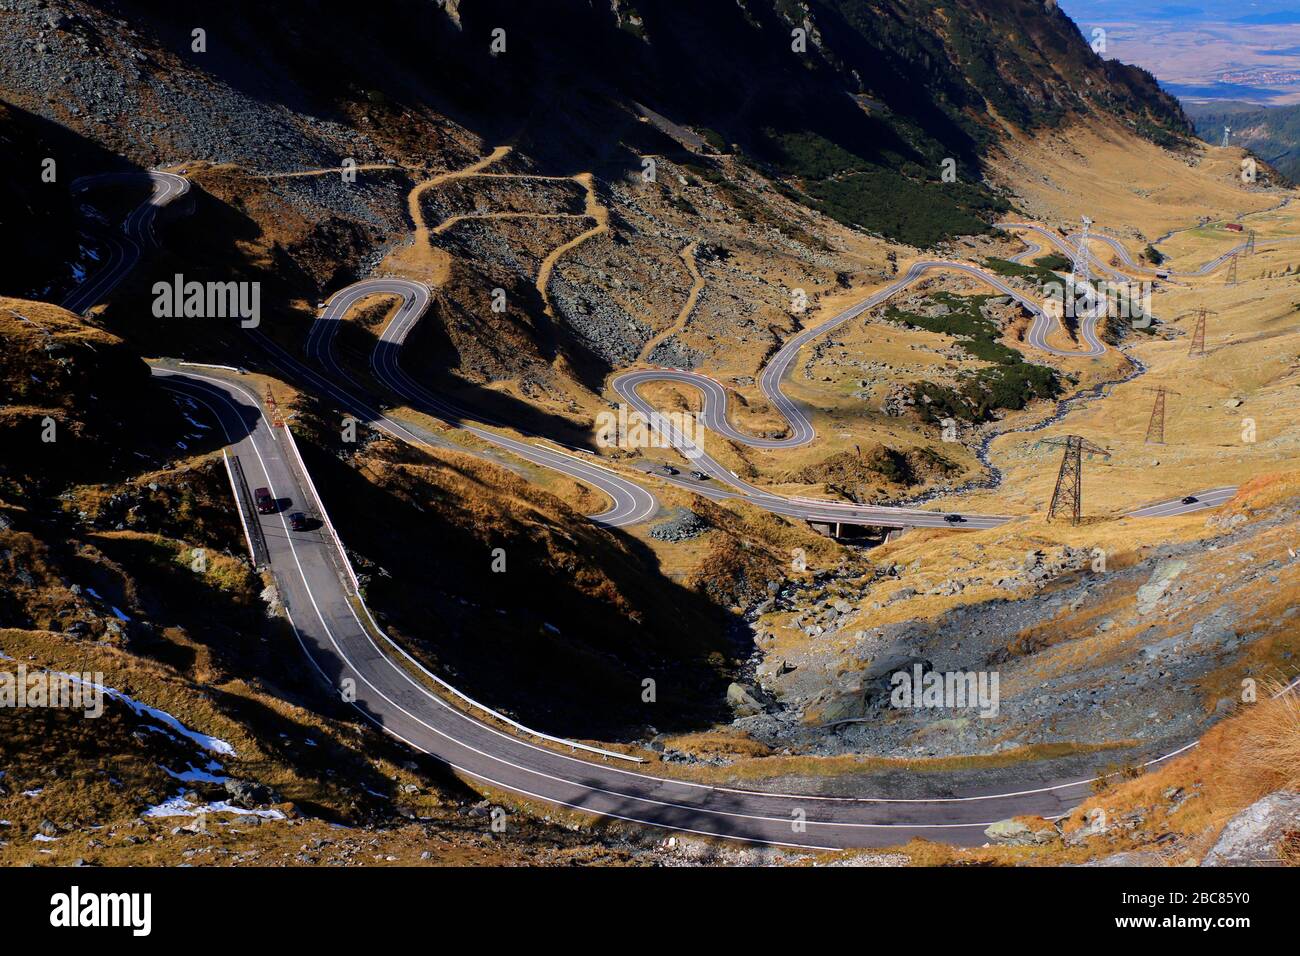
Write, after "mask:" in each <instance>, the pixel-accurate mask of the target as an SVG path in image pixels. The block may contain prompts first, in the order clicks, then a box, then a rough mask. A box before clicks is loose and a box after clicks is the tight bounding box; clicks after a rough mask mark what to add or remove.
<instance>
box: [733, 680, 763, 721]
mask: <svg viewBox="0 0 1300 956" xmlns="http://www.w3.org/2000/svg"><path fill="white" fill-rule="evenodd" d="M727 703H728V704H729V705H730V707H731V710H732V712H733V713H734V714H735V715H736V716H737V717H752V716H754V715H755V714H761V713H762V712H763V702H762V701H760V700H759V699H758V698H757V697H755V696H754V690H753V688H752V687H747V686H745V685H744V684H737V683H734V682H733V683H731V684H728V685H727Z"/></svg>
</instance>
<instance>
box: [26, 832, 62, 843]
mask: <svg viewBox="0 0 1300 956" xmlns="http://www.w3.org/2000/svg"><path fill="white" fill-rule="evenodd" d="M32 839H33V840H35V841H36V842H37V843H58V842H59V838H58V837H52V836H46V835H45V834H44V833H38V834H36V836H34V837H32Z"/></svg>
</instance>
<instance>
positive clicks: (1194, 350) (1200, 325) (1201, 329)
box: [1178, 306, 1219, 358]
mask: <svg viewBox="0 0 1300 956" xmlns="http://www.w3.org/2000/svg"><path fill="white" fill-rule="evenodd" d="M1218 314H1219V313H1217V312H1214V311H1211V310H1210V309H1207V308H1205V307H1203V306H1202V307H1201V308H1199V309H1197V310H1196V311H1195V312H1188V313H1186V314H1184V315H1180V316H1179V317H1178V318H1179V320H1182V319H1185V318H1187V316H1189V315H1194V316H1196V328H1195V329H1193V330H1192V346H1191V348H1189V349H1188V350H1187V354H1188V355H1189V356H1192V357H1194V358H1199V357H1201V356H1203V355H1205V354H1206V351H1205V318H1206V316H1210V315H1218Z"/></svg>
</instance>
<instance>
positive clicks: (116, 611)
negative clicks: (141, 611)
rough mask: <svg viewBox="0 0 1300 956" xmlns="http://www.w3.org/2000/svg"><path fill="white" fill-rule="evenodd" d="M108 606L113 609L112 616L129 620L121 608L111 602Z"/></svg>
mask: <svg viewBox="0 0 1300 956" xmlns="http://www.w3.org/2000/svg"><path fill="white" fill-rule="evenodd" d="M109 607H110V608H112V609H113V616H114V617H115V618H117V619H118V620H119V621H126V622H129V621H130V620H131V619H130V618H129V617H127V616H126V615H125V614H123V613H122V609H121V608H119V607H114V606H113V605H112V604H110V605H109Z"/></svg>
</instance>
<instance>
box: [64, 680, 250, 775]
mask: <svg viewBox="0 0 1300 956" xmlns="http://www.w3.org/2000/svg"><path fill="white" fill-rule="evenodd" d="M60 676H63V677H67V678H69V679H71V680H73V681H76V682H77V683H84V682H83V681H82V680H81V679H80V678H79V677H77V676H76V675H75V674H63V675H60ZM90 686H91V687H94V688H95V689H96V690H98V691H99V692H100V693H102V694H104V695H105V696H107V697H111V698H113V699H114V700H116V701H120V702H121V703H123V704H126V706H128V707H130V708H131V710H133V711H134V712H135V713H136V715H137V716H141V717H143V716H146V715H148V716H149V717H152V718H153V719H154V720H156V721H158V722H159V723H161V724H163V725H164V726H165V727H168V728H170V729H171V730H174V731H175V732H176V733H178V734H180V735H181V736H182V737H184V738H185V739H187V740H191V741H193V742H194V743H196V744H198V745H199V746H200V747H202V748H203V749H204V750H208V751H211V752H212V753H214V754H221V755H222V756H224V757H233V756H234V755H235V748H234V747H232V746H231V745H230V744H228V743H226V742H225V741H224V740H222V739H220V738H219V737H212V736H209V735H208V734H201V733H199V732H198V731H197V730H190V729H189V728H188V727H186V726H185V725H184V724H182V723H181V722H180V721H179V720H177V719H176V718H175V717H173V716H172V715H171V714H169V713H167V711H165V710H159V709H158V708H157V707H150V706H149V705H148V704H144V703H141V702H140V701H138V700H136V699H134V698H133V697H128V696H127V695H126V694H124V693H122V692H121V691H120V690H114V689H113V688H112V687H103V686H100V685H99V684H90ZM157 729H158V730H159V731H160V732H161V733H166V731H164V730H162V729H161V728H157Z"/></svg>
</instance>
